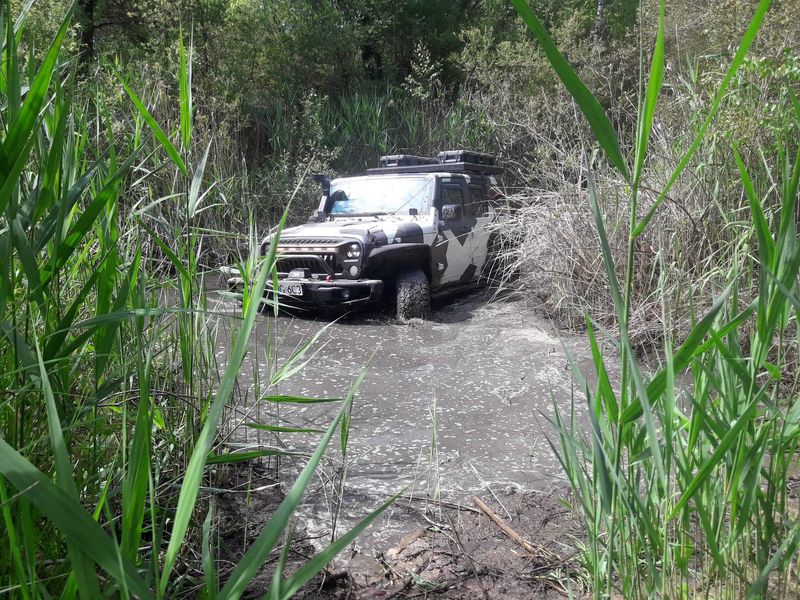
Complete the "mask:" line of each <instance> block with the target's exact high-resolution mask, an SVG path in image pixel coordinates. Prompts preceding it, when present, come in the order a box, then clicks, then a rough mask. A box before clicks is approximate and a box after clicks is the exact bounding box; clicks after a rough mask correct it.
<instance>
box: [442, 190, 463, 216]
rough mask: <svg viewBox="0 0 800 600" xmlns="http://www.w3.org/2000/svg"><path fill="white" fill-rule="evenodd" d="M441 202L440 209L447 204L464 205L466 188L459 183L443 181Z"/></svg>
mask: <svg viewBox="0 0 800 600" xmlns="http://www.w3.org/2000/svg"><path fill="white" fill-rule="evenodd" d="M440 202H441V204H440V205H439V206H438V208H439V210H441V209H442V206H444V205H445V204H457V205H459V206H464V188H462V187H461V185H459V184H457V183H443V184H442V197H441V200H440ZM462 210H463V209H462Z"/></svg>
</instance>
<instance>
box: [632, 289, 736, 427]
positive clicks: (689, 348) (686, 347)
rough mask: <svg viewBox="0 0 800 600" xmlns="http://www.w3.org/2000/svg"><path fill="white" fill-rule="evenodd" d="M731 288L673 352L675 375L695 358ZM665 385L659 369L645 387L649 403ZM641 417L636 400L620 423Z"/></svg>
mask: <svg viewBox="0 0 800 600" xmlns="http://www.w3.org/2000/svg"><path fill="white" fill-rule="evenodd" d="M732 286H733V283H731V284H730V285H729V286H728V288H727V289H726V290H725V291H724V292H722V294H721V295H720V296H719V297H718V298H717V300H716V301H715V302H714V304H713V305H712V306H711V308H710V309H709V311H708V312H707V313H706V315H705V316H704V317H703V318H702V319H701V320H700V321H699V322H698V323H697V324H696V325H695V326H694V328H692V331H691V332H690V333H689V335H688V336H686V340H684V342H683V344H681V346H680V348H678V351H677V352H675V354H674V356H673V367H672V368H673V370H674V372H675V373H680V372H681V371H683V369H685V368H686V367H687V366H689V363H690V362H691V360H692V358H693V357H694V356H696V354H697V352H698V351H699V349H700V348H701V347H702V346H701V343H702V341H703V339H704V338H705V336H706V334H707V333H708V330H709V329H710V328H711V326H712V325H713V324H714V321H715V320H716V318H717V314H718V313H719V311H720V309H721V308H722V307H723V305H724V303H725V300H726V299H727V297H728V294H729V293H730V290H731V288H732ZM666 383H667V371H666V369H661V370H660V371H658V373H656V375H655V376H654V377H653V378H652V379H651V380H650V383H649V384H648V385H647V396H648V398H649V399H650V402H656V401H657V400H658V399H659V398H660V397H661V395H662V394H663V393H664V389H665V387H666ZM641 415H642V404H641V402H640V401H639V399H638V398H637V399H635V400H634V401H633V402H631V403H630V405H628V406H627V407H626V408H625V410H624V411H623V412H622V419H621V421H622V422H623V423H630V422H632V421H634V420H635V419H638V418H639V417H640V416H641Z"/></svg>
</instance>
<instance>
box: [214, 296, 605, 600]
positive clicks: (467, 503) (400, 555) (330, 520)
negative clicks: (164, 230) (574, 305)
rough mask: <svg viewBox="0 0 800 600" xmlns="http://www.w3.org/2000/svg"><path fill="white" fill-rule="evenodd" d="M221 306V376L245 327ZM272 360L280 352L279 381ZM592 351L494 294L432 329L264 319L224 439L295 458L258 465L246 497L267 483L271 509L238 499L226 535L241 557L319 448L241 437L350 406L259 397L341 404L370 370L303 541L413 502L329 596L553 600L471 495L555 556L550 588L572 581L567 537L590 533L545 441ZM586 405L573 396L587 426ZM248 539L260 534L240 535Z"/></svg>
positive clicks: (317, 421)
mask: <svg viewBox="0 0 800 600" xmlns="http://www.w3.org/2000/svg"><path fill="white" fill-rule="evenodd" d="M215 308H216V309H217V310H218V311H220V313H222V316H220V317H219V322H218V325H219V333H218V346H217V357H218V360H219V361H220V364H221V365H222V364H224V361H225V359H226V356H227V353H228V340H229V336H230V331H231V324H232V323H234V322H235V319H234V318H228V317H227V316H226V314H225V313H228V314H229V315H230V316H231V317H233V316H234V315H235V314H236V312H237V311H238V307H237V306H236V304H235V303H232V302H230V301H225V300H220V301H219V302H218V305H217V306H216V307H215ZM323 329H324V331H322V333H321V335H320V337H319V339H318V341H317V342H316V343H315V344H314V346H313V347H312V348H311V349H310V350H309V353H308V354H307V355H306V357H305V358H306V359H307V361H308V362H307V363H306V364H305V366H304V367H303V368H302V369H300V370H299V371H297V372H296V373H294V374H293V375H292V376H291V377H289V378H287V379H285V380H284V381H281V382H280V383H278V384H277V385H274V386H272V387H268V386H269V383H268V377H269V373H274V371H275V365H276V366H277V367H278V368H279V367H280V366H281V365H283V364H285V361H286V360H287V358H288V357H289V356H291V355H292V353H293V352H295V351H296V350H297V349H298V348H299V347H300V346H301V345H302V344H303V343H305V342H306V341H307V340H309V339H310V338H311V337H313V336H314V335H315V334H317V333H319V332H320V331H321V330H323ZM266 347H271V348H273V349H274V353H273V355H274V356H273V366H272V367H271V368H268V365H267V358H266V354H265V348H266ZM587 348H588V344H587V343H586V341H585V340H584V339H583V338H581V337H580V336H575V335H570V334H567V333H565V332H563V331H558V330H556V329H555V328H554V327H553V326H552V325H551V324H550V323H549V322H548V321H547V320H546V319H545V318H544V317H542V316H541V315H538V314H537V313H536V312H535V311H534V310H532V309H531V308H530V307H529V306H528V305H527V304H526V302H525V300H524V299H519V298H518V299H513V300H503V301H494V302H487V298H486V296H485V295H484V294H483V293H474V294H471V295H468V296H462V297H457V298H455V299H451V300H450V301H446V302H444V303H440V304H439V305H438V306H435V307H434V318H433V320H432V321H429V322H421V321H418V322H411V323H406V324H401V323H398V322H396V321H394V320H393V319H391V318H389V317H388V316H387V315H386V314H382V313H380V312H374V311H373V312H369V313H360V314H356V315H354V316H346V317H344V318H340V319H339V320H336V321H334V322H331V318H330V317H320V316H312V315H303V316H301V317H292V316H280V317H278V318H275V317H272V316H263V317H261V318H260V320H259V323H258V326H257V329H256V330H255V331H254V333H253V338H252V340H251V352H250V353H249V354H248V357H247V358H246V359H245V364H244V365H243V367H242V370H241V377H240V381H239V393H238V395H237V396H238V397H237V399H236V401H235V402H234V403H233V404H232V406H231V407H230V409H229V413H230V416H229V418H228V420H227V424H226V428H227V431H226V438H227V440H228V444H229V445H230V446H231V447H232V448H244V447H246V448H248V449H256V448H263V447H264V446H265V445H267V446H279V447H282V448H284V449H286V450H289V451H291V452H292V453H294V456H291V457H281V458H280V459H279V460H276V459H272V460H271V461H269V462H264V463H262V464H260V465H257V466H256V468H255V471H254V470H253V468H252V467H251V468H250V470H249V472H248V475H247V478H249V480H250V482H249V483H248V484H247V485H253V484H252V482H253V481H255V484H256V485H255V487H260V488H262V492H263V494H262V497H261V499H260V500H259V503H260V504H258V506H251V505H247V506H245V505H243V504H242V501H241V494H240V495H238V496H237V500H236V501H234V502H233V503H231V507H230V510H229V511H228V514H227V517H226V516H225V515H224V510H223V520H224V519H225V518H227V519H228V521H229V523H228V526H229V527H230V528H232V530H228V532H227V534H226V535H228V536H229V537H230V538H231V539H232V540H234V541H233V542H232V543H233V544H234V545H237V544H240V543H245V544H246V539H247V538H250V539H251V538H252V535H254V534H255V533H257V530H258V529H259V528H260V526H262V525H263V524H264V523H265V522H266V520H268V517H269V514H268V513H269V512H270V511H271V510H272V509H274V505H275V503H276V502H277V501H278V500H279V497H275V495H276V494H277V495H278V496H279V489H280V486H275V485H274V484H275V483H279V484H282V485H286V484H290V483H291V482H292V481H293V479H294V477H295V476H296V474H297V473H298V472H299V470H300V469H301V468H302V466H303V465H304V462H305V460H304V457H305V456H306V455H307V454H308V453H309V452H310V451H311V450H312V449H313V447H314V441H315V439H316V436H313V435H309V434H302V433H294V434H281V436H280V437H279V438H278V437H275V436H274V435H273V434H269V433H267V432H263V431H258V430H254V429H250V428H247V427H244V426H242V424H243V423H247V422H262V423H269V424H279V420H281V419H282V420H285V422H280V424H283V425H287V424H291V426H297V427H307V428H315V429H324V428H325V427H326V426H327V425H328V424H329V423H330V419H331V418H332V416H333V415H334V414H335V412H336V410H337V408H338V405H337V404H306V405H281V406H280V407H276V406H275V405H267V403H263V402H262V403H258V402H255V401H254V396H255V394H256V393H257V392H260V393H261V394H262V395H263V394H265V393H268V394H269V395H277V394H281V395H292V396H308V397H324V398H342V397H344V396H345V395H346V394H347V392H348V390H349V388H350V386H351V384H352V382H353V380H354V379H355V378H356V377H357V375H358V373H359V372H360V371H361V370H362V369H363V368H364V366H365V365H367V364H368V363H369V370H368V373H367V375H366V378H365V379H364V382H363V384H362V385H361V387H360V388H359V390H358V392H357V394H356V397H355V403H354V407H353V412H352V424H351V430H350V436H349V443H348V447H347V456H346V457H345V459H344V461H343V460H342V454H341V451H340V450H339V448H338V440H335V441H334V443H332V446H331V448H330V449H329V453H328V454H329V460H328V461H327V462H326V464H325V466H324V468H322V469H321V470H320V471H319V475H318V478H317V480H316V482H315V484H314V485H312V487H311V488H310V489H309V490H308V492H307V494H306V497H305V500H304V504H303V505H302V508H301V511H300V515H299V517H300V521H301V524H302V528H303V531H304V536H305V538H306V539H307V540H309V542H308V543H309V544H310V545H314V546H321V545H323V544H324V543H326V542H327V541H329V539H330V535H331V529H332V527H333V526H334V525H335V528H336V531H338V532H342V531H345V530H346V529H347V528H348V527H349V526H352V525H353V524H354V523H356V522H357V521H358V520H359V519H361V518H363V517H364V516H365V515H366V514H367V513H368V512H369V511H370V510H371V509H373V508H374V507H376V506H377V505H378V504H380V502H381V501H383V500H384V499H386V498H387V497H388V496H389V495H391V494H394V493H396V492H397V491H399V490H401V489H403V488H404V487H405V488H406V491H405V493H404V498H403V499H402V500H401V501H399V502H398V503H397V504H396V505H395V506H394V507H392V508H390V509H389V510H388V511H387V512H386V513H385V514H384V515H383V516H382V517H381V518H380V519H379V520H378V521H376V522H375V523H374V524H373V525H372V526H371V528H370V529H369V530H368V531H367V532H366V533H365V534H363V535H362V537H361V538H359V540H358V541H357V543H356V544H355V547H354V548H353V550H352V552H350V553H349V554H347V555H346V556H343V557H342V558H341V559H340V560H339V561H338V562H337V565H335V566H334V570H335V568H337V567H338V568H344V569H345V571H342V573H344V574H345V575H342V573H340V574H339V576H337V577H335V578H334V582H337V583H338V584H339V588H342V586H344V587H345V588H346V591H344V592H343V591H342V589H339V591H338V592H337V591H336V587H335V586H334V588H333V589H334V591H333V592H331V591H327V592H325V594H328V596H330V595H331V594H333V595H334V596H336V595H341V594H344V596H347V597H364V598H368V597H386V595H387V594H395V596H394V597H414V595H415V593H418V592H419V589H420V586H422V588H425V584H426V583H425V582H428V583H430V584H431V585H433V586H434V587H433V588H431V589H433V590H436V591H437V593H438V594H439V595H440V597H441V595H442V594H444V595H445V596H447V597H453V598H455V597H462V596H461V595H460V594H462V593H463V594H467V593H473V592H474V593H478V594H479V595H484V592H485V595H487V596H489V597H530V596H529V595H526V594H529V592H531V591H532V590H533V589H534V588H532V587H531V586H532V585H534V584H535V585H536V586H539V587H538V588H535V589H538V590H539V592H541V593H545V591H546V590H549V592H547V593H548V594H549V593H555V592H554V590H558V589H559V585H561V583H552V582H551V583H550V584H546V583H545V584H544V587H542V585H543V584H542V581H540V580H539V579H537V578H536V576H535V572H536V568H534V567H535V563H536V561H535V560H534V559H533V558H532V555H531V552H529V551H526V549H525V548H524V547H521V546H520V545H519V544H518V543H515V542H514V541H513V539H512V538H510V537H509V536H508V535H506V534H504V533H503V532H502V531H501V530H500V529H499V528H498V527H497V526H496V524H494V523H492V522H491V521H490V520H489V519H488V518H487V517H486V515H485V514H483V513H481V512H480V511H479V510H477V508H476V505H475V504H474V502H473V496H478V497H480V498H482V499H484V500H485V501H486V502H487V504H489V505H490V506H491V507H492V510H495V511H496V514H497V515H498V516H500V518H502V519H503V520H505V521H506V522H508V523H509V524H510V525H511V527H512V528H517V529H518V530H519V531H520V532H521V533H522V535H523V537H524V536H529V537H532V538H534V539H536V540H537V541H536V543H535V544H536V548H541V549H542V551H543V552H545V553H547V552H550V551H551V550H552V552H553V553H552V555H547V560H545V558H544V557H541V556H540V557H539V558H540V559H542V560H543V561H544V562H543V563H542V564H541V565H540V566H539V568H540V570H543V571H542V572H543V573H544V575H545V576H544V580H547V579H553V578H554V575H553V573H554V570H555V571H558V567H559V565H558V563H559V561H562V562H563V563H564V564H563V565H561V566H562V567H563V568H564V569H563V570H564V572H563V573H561V572H560V571H558V572H559V573H560V575H557V576H556V577H555V579H556V580H560V579H559V578H560V577H561V576H562V575H564V573H566V570H568V569H567V568H566V566H565V565H566V561H567V559H566V558H565V557H567V556H569V555H571V554H572V551H571V550H570V546H571V545H570V544H569V543H567V542H566V540H567V538H568V537H570V536H579V535H580V532H579V531H578V530H577V528H576V524H575V520H574V518H573V517H572V516H570V515H568V512H569V511H567V510H566V509H565V508H564V507H563V502H562V500H561V498H562V496H563V495H564V490H565V488H564V481H563V479H562V476H561V472H560V467H559V466H558V463H557V459H556V457H555V456H554V454H553V452H552V450H551V448H550V446H549V444H548V442H547V437H548V436H549V437H550V438H551V439H552V440H553V441H554V442H555V441H556V440H555V438H554V437H553V429H552V426H551V425H550V423H549V422H548V419H551V418H552V417H553V411H554V407H553V404H554V403H555V404H556V405H557V406H559V407H560V408H561V409H562V411H564V413H565V414H568V411H569V409H570V404H571V398H572V392H573V385H574V384H573V377H572V371H571V368H570V358H569V355H571V357H572V360H574V361H575V362H576V363H577V364H578V366H579V368H580V370H581V371H582V372H584V373H586V374H588V373H589V372H590V371H591V368H590V362H589V359H588V353H587ZM267 390H268V391H267ZM584 404H585V403H584V402H583V401H582V396H581V395H580V392H579V390H576V394H575V411H576V417H577V419H578V421H579V422H580V421H583V419H584V415H585V406H584ZM343 467H345V468H343ZM254 473H255V478H254ZM343 476H344V493H343V495H342V496H341V497H340V495H339V492H340V490H341V489H342V487H341V484H342V477H343ZM237 477H238V475H237ZM264 490H267V491H264ZM255 513H258V514H255ZM237 527H238V528H240V529H242V528H244V529H248V528H251V529H253V532H252V533H248V534H247V535H244V536H242V535H238V533H237V532H236V531H235V529H236V528H237ZM448 531H450V534H448ZM459 532H460V536H459ZM437 535H438V537H437ZM442 535H443V536H444V537H442ZM462 538H463V539H462ZM466 546H470V548H471V551H472V552H473V553H476V552H477V554H478V555H480V557H482V560H481V559H479V558H478V557H472V554H471V553H470V549H468V548H467V547H466ZM409 549H410V550H409ZM307 550H308V551H311V550H312V548H311V547H308V548H307ZM528 550H530V549H528ZM448 556H449V557H450V558H447V557H448ZM376 557H377V559H376ZM443 557H444V559H445V560H444V563H443V562H442V559H443ZM454 557H457V558H454ZM509 557H510V558H509ZM509 560H511V563H514V564H511V563H509ZM515 561H517V562H519V561H521V562H519V564H516V563H515ZM540 562H541V561H540ZM507 563H508V564H507ZM340 580H341V581H340ZM267 581H268V580H267ZM431 582H432V583H431ZM437 586H438V587H437ZM442 586H444V587H442ZM520 586H521V587H520ZM315 589H316V588H315ZM354 590H360V591H358V592H356V591H354ZM459 590H460V591H459ZM469 590H472V591H471V592H469ZM501 590H505V591H501ZM379 591H380V593H378V592H379ZM428 591H431V590H428ZM354 594H355V595H354ZM359 594H360V595H359ZM344 596H343V597H344ZM535 597H539V595H536V596H535Z"/></svg>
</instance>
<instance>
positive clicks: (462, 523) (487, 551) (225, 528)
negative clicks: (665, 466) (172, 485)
mask: <svg viewBox="0 0 800 600" xmlns="http://www.w3.org/2000/svg"><path fill="white" fill-rule="evenodd" d="M226 487H228V489H230V490H233V491H231V492H230V493H226V494H223V495H221V497H219V498H218V499H217V511H218V513H217V514H218V532H219V542H218V543H219V551H220V555H221V556H223V557H224V561H223V565H225V564H229V565H231V566H232V565H234V564H236V563H237V562H238V560H239V559H240V558H241V556H242V555H243V554H244V552H245V551H246V549H247V547H248V545H249V543H250V542H251V541H252V540H253V539H254V538H255V537H256V536H257V535H258V533H259V532H260V531H261V529H262V528H263V527H264V525H265V524H266V523H267V522H268V521H269V518H270V517H271V515H272V513H273V512H274V511H275V509H276V508H277V506H278V504H279V503H280V501H281V500H282V499H283V494H282V492H281V487H280V485H278V484H277V482H276V481H275V480H273V479H272V478H271V477H270V475H269V473H268V472H267V471H266V469H264V468H263V467H261V466H259V465H258V464H257V463H254V464H252V465H250V466H248V467H240V468H238V469H237V470H236V471H233V472H232V473H231V474H230V480H229V481H228V482H227V484H226ZM244 490H249V491H248V492H247V493H243V492H244ZM565 498H568V492H567V491H566V490H563V489H554V490H551V491H549V492H512V493H509V494H507V495H499V496H497V497H493V496H492V495H489V494H486V495H483V496H482V497H480V498H478V500H479V502H476V501H475V500H474V499H473V501H472V502H471V503H469V504H464V505H457V504H449V503H444V504H441V503H440V504H435V503H433V502H430V503H428V504H427V506H426V505H424V504H423V505H422V506H419V505H418V504H419V503H415V502H413V501H409V500H408V499H400V500H398V502H397V507H398V508H400V509H406V510H409V511H413V512H416V513H417V514H418V515H420V514H421V515H422V516H423V518H424V521H425V522H426V526H424V527H420V528H416V529H412V530H410V531H408V532H406V533H405V534H404V535H402V537H401V538H400V541H399V543H398V544H396V545H395V546H392V547H387V548H385V549H384V550H382V551H373V552H372V553H364V552H362V551H361V550H359V549H358V546H357V545H354V546H352V547H351V548H349V549H348V550H346V551H345V552H343V553H342V554H341V555H340V556H339V557H337V559H336V560H335V561H334V562H333V563H332V564H331V565H329V567H328V570H327V571H326V573H325V574H323V575H321V576H319V577H317V578H316V579H315V580H313V581H312V582H311V583H310V584H309V585H307V586H306V587H305V589H303V590H302V591H301V593H299V594H298V595H297V597H298V598H307V599H312V598H319V599H322V600H333V599H337V600H367V599H371V598H376V599H384V600H388V599H390V598H395V599H411V598H441V599H460V598H491V599H494V598H498V599H499V598H510V599H516V598H519V599H523V598H525V599H528V598H544V599H548V598H562V597H567V596H568V595H569V594H570V593H572V595H573V597H580V596H581V595H582V589H581V571H580V568H579V565H578V563H577V561H576V558H575V557H576V548H577V547H579V544H580V540H581V539H582V535H583V534H582V530H581V526H580V524H579V522H578V520H577V519H576V514H575V512H574V508H573V507H572V506H571V505H570V503H569V502H568V501H567V500H565ZM481 501H482V502H483V503H484V507H485V508H484V509H481V508H480V506H479V504H480V502H481ZM485 511H488V512H485ZM503 526H505V530H504V529H503ZM295 527H296V530H295V535H294V543H293V547H292V551H291V553H290V557H289V564H288V566H287V572H291V571H293V570H294V569H296V568H298V567H299V566H300V565H301V564H302V563H303V562H305V560H307V559H308V558H309V557H310V556H312V555H313V553H314V548H315V544H314V540H312V539H309V537H308V532H307V530H306V529H305V528H304V526H303V523H302V522H300V521H298V522H297V523H296V524H295ZM277 560H278V552H273V555H272V557H271V558H270V560H268V561H267V563H266V564H265V565H264V567H263V568H262V570H261V572H260V573H259V575H258V576H257V577H256V578H255V579H254V580H253V583H252V585H251V586H250V588H249V589H248V591H247V594H246V595H245V596H244V597H245V598H261V597H263V595H264V593H265V592H266V590H267V589H268V588H269V584H270V581H271V580H272V576H273V573H274V570H275V564H276V562H277ZM222 571H223V574H222V579H223V581H224V577H225V575H224V567H223V569H222Z"/></svg>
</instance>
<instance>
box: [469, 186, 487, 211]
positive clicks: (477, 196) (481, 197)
mask: <svg viewBox="0 0 800 600" xmlns="http://www.w3.org/2000/svg"><path fill="white" fill-rule="evenodd" d="M469 193H470V196H471V198H472V200H471V202H470V204H471V205H472V206H471V208H472V211H471V213H472V214H473V215H475V216H476V217H478V218H480V217H488V216H489V203H488V202H486V194H484V192H483V186H480V185H471V186H469Z"/></svg>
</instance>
